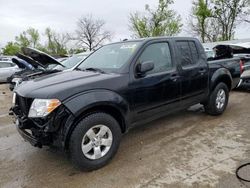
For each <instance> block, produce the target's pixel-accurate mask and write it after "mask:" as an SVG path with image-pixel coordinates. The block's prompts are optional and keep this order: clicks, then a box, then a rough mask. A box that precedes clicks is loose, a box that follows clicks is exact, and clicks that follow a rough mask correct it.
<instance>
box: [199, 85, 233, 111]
mask: <svg viewBox="0 0 250 188" xmlns="http://www.w3.org/2000/svg"><path fill="white" fill-rule="evenodd" d="M228 98H229V90H228V87H227V85H226V84H224V83H219V84H218V85H217V86H216V87H215V89H214V90H213V91H212V93H211V94H210V97H209V101H208V102H207V104H205V105H204V107H205V111H206V112H207V113H208V114H210V115H221V114H222V113H223V112H224V111H225V109H226V107H227V104H228Z"/></svg>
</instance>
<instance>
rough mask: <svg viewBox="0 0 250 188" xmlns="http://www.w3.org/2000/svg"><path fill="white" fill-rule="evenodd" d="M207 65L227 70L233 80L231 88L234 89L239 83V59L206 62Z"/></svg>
mask: <svg viewBox="0 0 250 188" xmlns="http://www.w3.org/2000/svg"><path fill="white" fill-rule="evenodd" d="M208 64H209V65H212V64H218V65H221V66H223V67H225V68H226V69H228V70H229V71H230V73H231V75H232V79H233V86H232V88H233V89H234V88H236V87H237V86H238V84H239V82H240V76H241V73H242V72H241V67H240V58H239V57H233V58H227V59H219V60H210V61H208Z"/></svg>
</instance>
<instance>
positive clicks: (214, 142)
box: [0, 86, 250, 188]
mask: <svg viewBox="0 0 250 188" xmlns="http://www.w3.org/2000/svg"><path fill="white" fill-rule="evenodd" d="M5 87H6V86H0V110H1V111H0V115H1V116H0V187H7V188H12V187H25V188H26V187H167V188H168V187H174V188H176V187H177V188H178V187H199V188H200V187H201V188H203V187H224V188H228V187H235V188H238V187H248V186H250V184H247V183H242V182H239V181H238V180H237V178H236V177H235V170H236V168H237V167H238V166H239V165H240V164H243V163H245V162H250V93H244V92H232V93H231V95H230V102H229V105H228V108H227V110H226V112H225V113H224V114H223V115H222V116H219V117H212V116H209V115H206V114H205V113H204V112H203V110H202V108H201V107H200V106H195V107H193V108H191V109H189V110H187V111H182V112H179V113H177V114H174V115H170V116H168V117H165V118H163V119H160V120H157V121H154V122H152V123H150V124H147V125H145V126H141V127H138V128H136V129H133V130H132V131H130V132H129V133H128V134H126V135H124V137H123V139H122V142H121V146H120V149H119V151H118V153H117V155H116V156H115V158H114V159H113V160H112V161H111V163H110V164H109V165H107V166H106V167H104V168H102V169H100V170H97V171H94V172H90V173H86V172H80V171H78V170H76V169H74V168H73V167H72V165H71V163H70V162H69V160H68V159H67V157H66V156H65V155H64V154H63V153H61V152H60V151H56V150H53V149H48V148H43V149H38V148H34V147H32V146H31V145H30V144H29V143H27V142H24V141H23V139H22V138H21V137H20V136H19V134H18V133H17V131H16V130H15V126H14V125H12V123H11V121H10V119H9V118H7V117H5V115H3V114H6V113H7V111H8V110H7V109H6V108H7V107H9V105H10V103H11V99H10V95H11V94H10V93H9V92H8V90H7V89H6V88H5ZM3 92H6V94H3ZM243 175H245V177H247V176H248V177H249V179H250V169H249V170H246V171H245V172H244V173H243Z"/></svg>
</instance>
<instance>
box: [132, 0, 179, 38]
mask: <svg viewBox="0 0 250 188" xmlns="http://www.w3.org/2000/svg"><path fill="white" fill-rule="evenodd" d="M171 4H173V0H159V4H158V7H157V9H156V10H153V9H151V8H150V7H149V5H146V6H145V11H146V13H145V14H144V15H141V14H140V13H139V12H136V13H132V14H130V17H129V26H130V30H131V31H132V32H133V34H134V36H135V37H139V38H142V37H153V36H164V35H167V36H173V35H176V34H178V33H180V31H181V27H182V24H181V17H180V15H178V14H177V13H176V12H175V11H174V10H171V9H170V8H169V5H171Z"/></svg>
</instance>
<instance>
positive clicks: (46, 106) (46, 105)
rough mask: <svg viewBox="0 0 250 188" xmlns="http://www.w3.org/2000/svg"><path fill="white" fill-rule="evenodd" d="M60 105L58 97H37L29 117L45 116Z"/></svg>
mask: <svg viewBox="0 0 250 188" xmlns="http://www.w3.org/2000/svg"><path fill="white" fill-rule="evenodd" d="M60 105H61V102H60V101H59V100H58V99H35V100H34V101H33V102H32V105H31V107H30V110H29V117H31V118H37V117H45V116H47V115H48V114H49V113H51V112H52V111H54V110H55V109H56V108H57V107H58V106H60Z"/></svg>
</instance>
